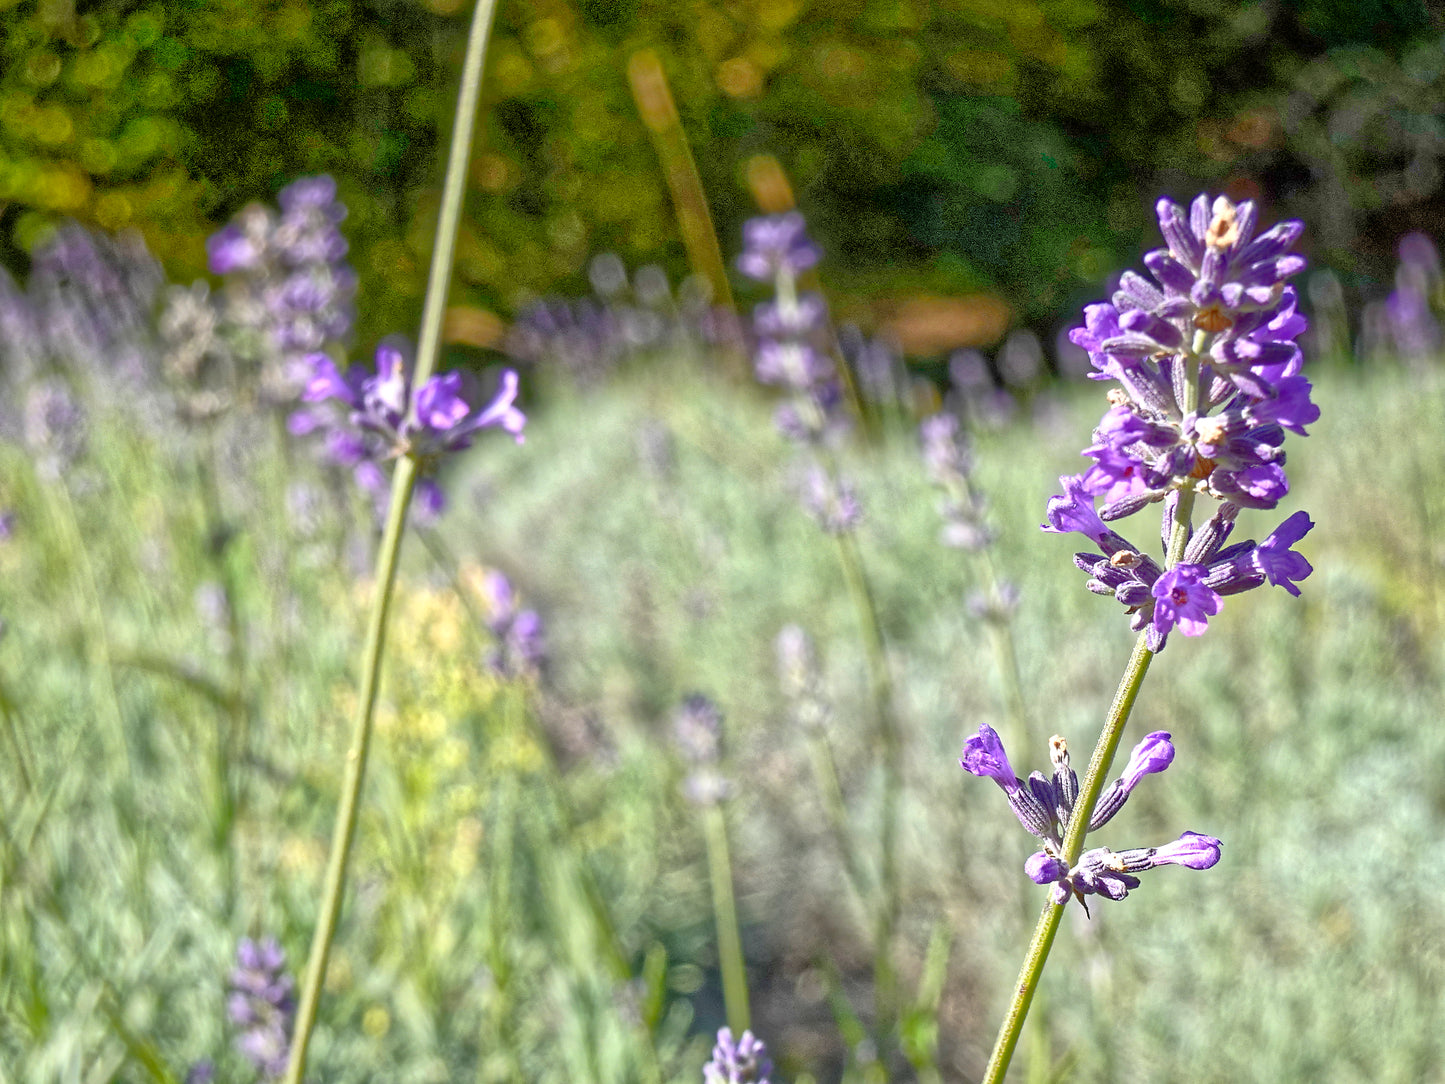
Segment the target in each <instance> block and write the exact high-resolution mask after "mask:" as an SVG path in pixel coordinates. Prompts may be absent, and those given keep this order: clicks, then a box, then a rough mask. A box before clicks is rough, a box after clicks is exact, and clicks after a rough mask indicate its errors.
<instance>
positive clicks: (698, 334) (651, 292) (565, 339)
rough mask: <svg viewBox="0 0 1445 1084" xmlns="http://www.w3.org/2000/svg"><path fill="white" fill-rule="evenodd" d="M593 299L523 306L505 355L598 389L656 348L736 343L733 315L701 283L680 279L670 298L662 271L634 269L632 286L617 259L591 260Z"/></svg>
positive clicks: (604, 255)
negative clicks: (619, 370) (629, 363)
mask: <svg viewBox="0 0 1445 1084" xmlns="http://www.w3.org/2000/svg"><path fill="white" fill-rule="evenodd" d="M588 279H589V281H590V282H591V284H592V289H593V290H594V291H595V294H596V296H595V297H590V298H581V299H578V300H574V301H568V300H564V299H561V298H545V299H542V300H538V301H534V302H532V303H530V304H529V305H526V306H525V307H523V309H522V310H521V312H520V313H519V314H518V315H517V318H516V320H515V321H514V322H513V324H512V327H511V329H510V331H509V332H508V335H507V339H506V343H505V345H504V350H505V352H506V353H507V354H509V355H510V356H511V357H513V358H515V359H516V360H518V361H520V362H526V363H529V364H534V365H546V366H551V367H555V368H558V369H561V370H563V371H565V372H567V373H568V374H570V376H571V378H572V379H573V381H574V382H576V383H577V384H579V385H582V386H595V385H596V384H598V383H600V382H601V380H602V379H603V378H605V377H606V376H608V375H609V374H610V373H612V372H614V371H615V370H616V369H617V368H619V367H620V366H622V365H624V364H626V363H627V362H629V361H632V360H634V359H637V358H641V357H647V356H649V355H651V354H654V353H656V352H658V351H660V350H671V349H683V350H696V349H700V348H705V347H709V346H715V345H717V344H719V343H732V342H736V341H737V340H738V337H739V336H738V330H737V326H736V321H737V318H736V316H735V315H734V314H733V313H732V312H730V311H728V310H724V309H719V308H717V307H715V306H714V305H713V304H712V298H711V294H710V291H709V289H708V287H707V284H706V281H705V280H702V279H699V278H696V277H692V278H688V279H685V280H683V282H682V283H681V284H680V285H679V286H678V289H677V292H676V295H675V296H674V293H673V290H672V286H671V284H670V283H669V282H668V280H667V276H666V274H665V273H664V272H663V271H662V269H661V268H659V267H655V266H648V267H642V268H639V269H638V271H637V273H636V274H635V275H634V276H633V277H632V281H631V282H630V283H629V281H628V276H627V269H626V267H625V266H624V265H623V263H622V261H621V259H619V258H618V257H617V256H616V255H614V254H613V253H610V252H604V253H601V254H600V255H598V256H595V257H593V258H592V261H591V262H590V263H589V265H588Z"/></svg>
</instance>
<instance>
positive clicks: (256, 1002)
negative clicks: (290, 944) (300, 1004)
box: [226, 937, 296, 1080]
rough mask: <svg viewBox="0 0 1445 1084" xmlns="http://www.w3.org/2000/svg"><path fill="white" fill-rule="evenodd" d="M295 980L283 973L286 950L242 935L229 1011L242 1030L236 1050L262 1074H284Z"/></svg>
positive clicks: (268, 1076) (270, 1077)
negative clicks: (283, 950)
mask: <svg viewBox="0 0 1445 1084" xmlns="http://www.w3.org/2000/svg"><path fill="white" fill-rule="evenodd" d="M293 985H294V984H293V982H292V979H291V976H290V975H288V974H287V973H286V954H285V953H284V952H282V951H281V946H280V945H278V944H277V943H276V941H275V940H274V939H271V938H267V939H266V940H265V941H262V942H260V943H257V942H255V941H252V940H251V939H250V938H249V937H247V938H243V939H242V940H241V943H240V945H238V946H237V948H236V968H235V970H234V971H232V972H231V995H230V998H229V999H228V1000H227V1003H226V1004H227V1012H228V1013H229V1015H230V1017H231V1022H232V1023H233V1024H235V1025H236V1026H237V1027H238V1028H240V1029H241V1030H240V1032H239V1034H237V1036H236V1049H237V1050H239V1051H240V1052H241V1054H242V1055H243V1056H244V1057H245V1058H246V1059H247V1060H248V1061H250V1062H251V1064H252V1065H254V1066H255V1067H256V1068H257V1069H258V1070H260V1072H261V1074H262V1076H263V1077H265V1078H266V1079H267V1080H274V1079H278V1078H280V1077H281V1075H282V1074H284V1073H285V1072H286V1061H287V1057H288V1056H289V1054H290V1049H291V1028H292V1025H293V1024H294V1023H295V1022H296V999H295V997H294V996H293Z"/></svg>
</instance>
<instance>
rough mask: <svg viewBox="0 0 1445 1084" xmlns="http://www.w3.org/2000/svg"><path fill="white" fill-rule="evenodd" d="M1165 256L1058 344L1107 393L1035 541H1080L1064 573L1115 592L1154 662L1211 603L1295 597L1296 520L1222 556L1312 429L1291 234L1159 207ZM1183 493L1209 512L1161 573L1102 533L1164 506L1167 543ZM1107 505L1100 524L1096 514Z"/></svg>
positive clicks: (1210, 611)
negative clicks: (1085, 549)
mask: <svg viewBox="0 0 1445 1084" xmlns="http://www.w3.org/2000/svg"><path fill="white" fill-rule="evenodd" d="M1158 213H1159V224H1160V229H1161V231H1162V233H1163V234H1164V239H1165V241H1166V242H1167V245H1168V247H1167V248H1163V249H1157V250H1155V251H1153V252H1150V253H1148V254H1147V255H1146V256H1145V257H1144V263H1145V265H1146V266H1147V267H1148V268H1149V270H1150V271H1151V272H1152V273H1153V275H1154V277H1155V279H1156V280H1157V282H1158V285H1157V286H1156V285H1155V284H1154V283H1151V282H1149V281H1147V280H1146V279H1144V278H1142V277H1141V276H1139V275H1136V274H1134V273H1133V272H1126V273H1125V275H1124V276H1123V279H1122V280H1121V282H1120V287H1119V290H1118V291H1117V292H1116V293H1115V294H1114V297H1113V300H1112V302H1105V303H1100V304H1096V305H1089V306H1088V307H1086V308H1085V310H1084V317H1085V325H1084V327H1082V328H1078V329H1076V330H1075V331H1073V332H1072V333H1071V335H1070V337H1071V338H1072V340H1073V341H1074V342H1075V343H1076V344H1078V345H1079V346H1081V347H1083V348H1084V349H1086V350H1087V351H1088V352H1089V357H1090V361H1091V363H1092V364H1093V366H1094V368H1095V370H1096V372H1095V373H1094V374H1092V375H1093V376H1094V377H1095V378H1096V379H1100V380H1113V381H1116V382H1117V383H1118V385H1119V386H1118V387H1117V388H1115V389H1114V390H1113V391H1111V392H1110V396H1109V400H1110V404H1111V406H1110V409H1109V411H1108V412H1107V413H1106V414H1105V415H1104V419H1103V421H1102V422H1101V423H1100V426H1099V428H1098V429H1096V430H1095V432H1094V442H1093V444H1092V445H1091V446H1090V447H1088V448H1086V449H1085V450H1084V455H1086V456H1088V457H1089V458H1091V459H1092V460H1093V461H1094V463H1093V465H1092V466H1091V467H1090V468H1089V469H1088V470H1087V471H1085V472H1084V473H1083V474H1079V475H1073V476H1068V477H1064V478H1062V479H1060V482H1061V484H1062V485H1063V487H1064V493H1063V495H1060V496H1055V497H1053V498H1051V499H1050V501H1049V506H1048V523H1047V524H1045V525H1044V528H1043V529H1044V530H1045V531H1050V532H1056V533H1063V532H1068V531H1077V532H1079V533H1082V534H1084V535H1085V536H1086V537H1088V538H1089V539H1090V540H1091V541H1093V542H1094V543H1095V544H1096V545H1097V546H1099V547H1100V549H1102V550H1103V553H1081V554H1078V555H1076V557H1075V562H1076V563H1077V564H1078V565H1079V567H1080V568H1082V569H1083V570H1084V571H1086V572H1088V573H1089V575H1090V577H1091V579H1090V581H1089V587H1090V589H1091V590H1094V591H1096V592H1098V593H1101V594H1113V595H1114V596H1115V597H1116V598H1117V599H1118V600H1119V602H1120V603H1122V604H1123V605H1124V607H1125V608H1126V610H1127V611H1128V613H1129V614H1130V615H1131V616H1132V627H1133V628H1134V629H1135V630H1136V631H1137V630H1142V629H1147V630H1148V635H1149V646H1150V648H1151V649H1152V650H1155V651H1157V650H1160V649H1161V648H1162V647H1163V646H1164V643H1165V640H1166V639H1167V637H1168V634H1169V632H1170V631H1171V630H1172V629H1173V628H1175V627H1176V626H1177V627H1178V628H1179V629H1180V631H1181V632H1183V633H1184V634H1185V635H1186V636H1196V635H1198V634H1200V633H1201V632H1203V631H1204V627H1205V623H1206V622H1207V620H1208V618H1209V617H1211V616H1213V615H1214V614H1216V613H1218V612H1219V608H1220V605H1221V603H1220V598H1221V596H1223V595H1226V594H1233V593H1237V592H1239V591H1245V590H1249V589H1251V588H1254V587H1258V586H1259V585H1260V584H1262V583H1264V582H1266V581H1269V582H1271V583H1276V584H1282V585H1283V586H1285V587H1286V589H1287V590H1289V591H1290V592H1291V593H1292V594H1298V593H1299V592H1298V590H1297V589H1296V588H1295V587H1294V585H1293V581H1295V580H1299V579H1303V578H1304V577H1305V576H1308V575H1309V573H1310V571H1311V569H1310V566H1309V563H1308V562H1307V561H1305V559H1304V558H1303V557H1301V556H1300V555H1299V554H1297V553H1293V552H1292V551H1290V549H1289V547H1290V546H1292V545H1293V544H1294V543H1295V542H1298V541H1299V539H1300V538H1302V537H1303V536H1304V534H1305V532H1307V531H1308V530H1309V529H1310V528H1311V527H1312V526H1314V525H1313V523H1311V522H1310V520H1309V517H1308V516H1307V515H1305V514H1304V513H1302V512H1300V513H1296V514H1295V515H1293V516H1291V517H1290V518H1289V519H1288V520H1286V521H1285V522H1284V524H1282V525H1281V526H1280V527H1279V528H1278V529H1277V530H1276V531H1275V532H1274V533H1273V534H1271V535H1270V536H1269V538H1268V539H1266V541H1265V542H1264V543H1263V544H1261V545H1259V546H1256V545H1255V543H1253V542H1245V543H1239V544H1236V545H1234V546H1230V547H1228V548H1225V547H1224V543H1225V541H1226V539H1227V538H1228V536H1229V534H1230V532H1231V531H1232V530H1233V525H1234V519H1235V516H1236V515H1237V513H1238V511H1239V510H1240V509H1241V508H1259V509H1269V508H1274V507H1275V506H1276V505H1277V504H1278V503H1279V501H1280V500H1281V499H1282V498H1283V497H1284V496H1285V494H1286V493H1288V491H1289V483H1288V480H1287V479H1286V477H1285V472H1284V461H1285V455H1284V452H1283V450H1282V447H1281V446H1282V445H1283V443H1284V437H1285V431H1286V430H1289V431H1291V432H1295V433H1298V434H1300V435H1302V436H1303V435H1306V429H1305V427H1306V426H1307V425H1308V424H1310V423H1311V422H1314V421H1316V420H1317V419H1318V418H1319V408H1318V407H1316V406H1315V405H1314V403H1312V402H1311V401H1310V390H1311V389H1310V383H1309V381H1308V380H1306V379H1305V378H1304V377H1303V376H1300V375H1299V370H1300V367H1301V365H1302V364H1303V355H1302V353H1301V351H1300V348H1299V346H1298V345H1297V344H1296V342H1295V340H1296V338H1297V337H1298V336H1299V335H1300V334H1301V333H1302V332H1303V331H1304V330H1305V326H1306V325H1305V320H1304V317H1303V316H1301V315H1299V314H1298V313H1297V312H1296V311H1295V304H1296V296H1295V291H1294V289H1293V287H1290V286H1287V285H1286V284H1285V281H1286V279H1288V278H1289V277H1290V276H1292V275H1294V274H1296V273H1297V272H1299V271H1300V270H1302V269H1303V268H1304V265H1305V261H1304V258H1303V257H1302V256H1299V255H1298V254H1296V253H1294V252H1292V251H1291V249H1292V248H1293V246H1294V243H1295V241H1296V240H1298V238H1299V235H1300V232H1301V230H1302V228H1303V227H1302V226H1301V224H1300V223H1298V222H1283V223H1280V224H1279V225H1277V226H1275V227H1273V228H1272V229H1270V230H1267V231H1265V232H1264V233H1262V234H1260V235H1259V236H1258V237H1255V236H1254V231H1255V225H1256V220H1257V214H1258V212H1257V211H1256V208H1255V206H1254V204H1253V203H1250V202H1244V203H1240V204H1238V205H1236V204H1234V203H1232V202H1231V201H1230V200H1229V199H1227V198H1226V197H1224V196H1220V197H1218V198H1217V199H1215V200H1214V201H1213V202H1212V203H1211V201H1210V200H1209V198H1208V197H1207V196H1200V197H1199V198H1197V199H1196V200H1195V201H1194V202H1193V204H1192V205H1191V207H1190V209H1189V211H1188V213H1187V215H1186V213H1185V211H1184V210H1183V208H1181V207H1179V206H1178V205H1176V204H1174V203H1172V202H1170V201H1169V200H1167V199H1166V200H1160V201H1159V204H1158ZM1181 493H1188V494H1189V495H1190V500H1191V501H1192V500H1193V497H1194V496H1196V495H1197V496H1204V497H1209V498H1211V499H1213V500H1216V501H1218V502H1220V506H1219V509H1218V511H1217V512H1216V513H1215V514H1214V516H1213V517H1212V518H1211V519H1210V521H1209V525H1208V526H1207V527H1206V528H1204V529H1203V530H1201V531H1199V532H1198V533H1196V534H1194V536H1193V537H1192V538H1191V540H1190V542H1189V549H1188V551H1187V552H1186V553H1185V554H1184V557H1183V559H1182V560H1181V561H1179V562H1178V563H1176V564H1175V565H1174V566H1173V567H1171V568H1168V569H1167V570H1164V569H1161V568H1160V567H1159V565H1158V564H1156V563H1155V562H1154V561H1152V560H1151V559H1150V558H1148V557H1146V556H1144V555H1143V554H1142V553H1141V552H1140V551H1139V549H1138V547H1136V546H1134V545H1133V544H1131V543H1129V542H1128V541H1126V540H1125V539H1123V538H1122V537H1120V536H1119V535H1117V534H1115V533H1114V532H1113V531H1112V530H1111V529H1110V528H1108V527H1106V526H1105V523H1106V522H1112V521H1115V520H1118V519H1121V518H1123V517H1125V516H1128V515H1130V514H1132V513H1134V512H1137V511H1139V510H1140V509H1141V508H1143V507H1144V506H1145V505H1147V504H1150V503H1153V502H1156V501H1163V502H1164V510H1165V514H1164V526H1163V536H1164V538H1165V540H1166V545H1167V540H1168V539H1169V538H1170V537H1171V535H1172V533H1173V529H1174V520H1175V515H1176V511H1177V509H1178V507H1179V500H1180V494H1181ZM1098 498H1102V500H1103V502H1104V504H1103V507H1102V508H1100V509H1099V510H1098V511H1097V512H1096V511H1095V500H1096V499H1098Z"/></svg>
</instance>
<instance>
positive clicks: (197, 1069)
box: [186, 1058, 216, 1084]
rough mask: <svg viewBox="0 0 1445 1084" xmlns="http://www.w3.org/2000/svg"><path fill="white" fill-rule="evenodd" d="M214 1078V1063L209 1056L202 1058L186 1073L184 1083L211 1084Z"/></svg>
mask: <svg viewBox="0 0 1445 1084" xmlns="http://www.w3.org/2000/svg"><path fill="white" fill-rule="evenodd" d="M215 1079H216V1064H215V1062H213V1061H211V1059H210V1058H202V1059H201V1060H200V1061H198V1062H196V1064H194V1065H192V1066H191V1068H190V1070H189V1071H188V1072H187V1073H186V1084H211V1081H213V1080H215Z"/></svg>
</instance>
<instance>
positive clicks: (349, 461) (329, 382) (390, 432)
mask: <svg viewBox="0 0 1445 1084" xmlns="http://www.w3.org/2000/svg"><path fill="white" fill-rule="evenodd" d="M309 361H310V363H311V366H312V370H311V377H310V379H309V380H308V381H307V383H306V386H305V389H304V390H303V392H302V395H301V398H302V400H303V401H305V402H308V403H327V402H335V403H337V404H339V405H340V406H342V407H344V408H345V409H346V412H345V413H344V414H342V415H341V416H337V415H335V414H317V413H316V412H315V411H312V410H302V411H299V412H297V413H296V414H293V415H292V417H291V419H290V422H289V426H290V429H291V431H292V432H293V433H297V434H300V433H309V432H315V431H316V430H318V429H323V428H324V429H326V430H327V434H326V447H327V449H328V451H329V453H330V455H331V457H332V458H333V459H334V460H335V461H336V462H337V463H339V464H341V465H343V466H347V467H351V468H353V469H354V470H355V471H356V477H357V481H358V482H359V483H360V484H361V485H362V486H363V488H366V489H370V490H373V491H375V490H377V489H378V488H380V487H384V486H385V479H384V475H382V473H381V471H380V470H379V467H378V465H379V464H381V463H385V462H388V461H390V460H393V459H396V458H398V457H399V456H403V455H409V456H412V457H413V458H415V459H416V460H417V461H418V463H419V464H420V467H421V470H422V472H423V479H422V481H424V482H427V486H426V487H425V488H424V491H423V492H422V493H421V494H420V498H421V504H422V506H423V508H424V509H426V508H430V509H431V510H432V511H434V512H439V511H440V510H441V508H442V506H443V505H444V504H445V499H444V496H443V495H442V493H441V490H440V489H439V488H437V487H436V485H435V482H431V481H428V479H427V477H426V476H427V475H428V474H429V473H430V472H431V471H433V470H434V469H435V467H436V465H437V463H438V462H439V461H440V460H441V459H442V458H443V457H444V456H446V455H448V454H450V453H453V452H457V451H461V450H462V449H464V448H468V447H470V446H471V443H472V440H473V439H474V437H475V436H476V434H477V432H478V431H480V430H482V429H488V428H498V429H502V430H505V431H506V432H508V433H510V434H512V436H513V437H515V438H516V440H517V442H518V443H521V441H522V431H523V428H524V426H525V425H526V416H525V415H524V414H523V413H522V412H521V411H520V410H519V409H517V406H516V398H517V374H516V373H515V372H513V371H512V370H510V369H507V370H505V371H503V373H502V379H501V385H500V387H499V389H498V390H497V392H496V394H495V395H494V396H493V397H492V399H491V401H490V402H488V403H487V404H486V405H485V406H480V407H474V406H472V405H471V404H472V403H474V402H480V401H481V399H482V398H484V397H482V396H478V395H476V394H474V393H471V392H468V391H466V390H465V389H464V388H463V379H462V376H461V374H460V373H446V374H443V375H441V376H433V377H431V378H429V379H428V380H427V381H426V383H424V384H423V385H422V386H421V387H420V388H418V389H415V397H413V389H412V380H411V367H410V364H409V361H408V359H407V357H406V354H405V353H404V352H403V350H402V349H401V347H400V346H399V345H398V344H397V343H396V342H393V341H383V343H382V344H381V345H380V346H379V347H378V348H377V351H376V371H375V373H368V372H367V371H366V370H365V369H363V368H362V367H361V366H359V365H354V366H352V367H351V368H350V369H349V370H348V371H347V372H345V373H342V372H341V371H340V370H339V369H337V367H336V363H335V362H333V361H332V360H331V359H330V358H329V357H327V356H326V355H325V354H314V355H312V356H311V357H310V358H309Z"/></svg>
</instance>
